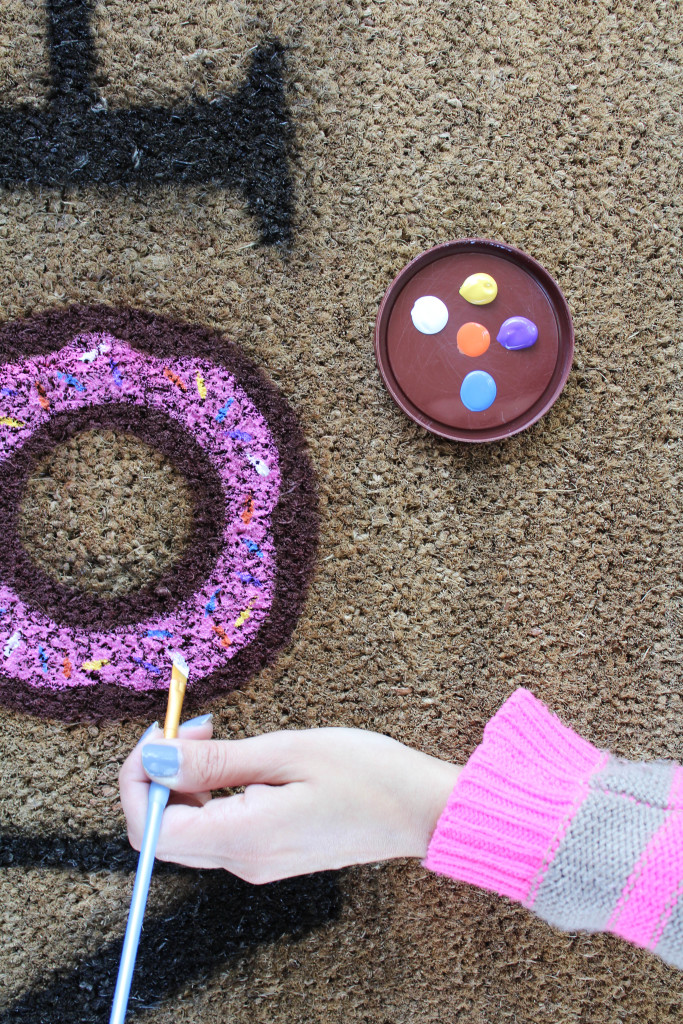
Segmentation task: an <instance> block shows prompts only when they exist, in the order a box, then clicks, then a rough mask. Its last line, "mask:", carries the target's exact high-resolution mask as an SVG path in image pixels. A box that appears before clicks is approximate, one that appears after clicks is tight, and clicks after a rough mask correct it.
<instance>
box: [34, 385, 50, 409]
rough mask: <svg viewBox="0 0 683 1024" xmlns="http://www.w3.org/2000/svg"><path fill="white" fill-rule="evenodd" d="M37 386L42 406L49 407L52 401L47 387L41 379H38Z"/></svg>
mask: <svg viewBox="0 0 683 1024" xmlns="http://www.w3.org/2000/svg"><path fill="white" fill-rule="evenodd" d="M36 388H37V390H38V401H39V402H40V405H41V408H43V409H49V408H50V401H49V399H48V397H47V391H46V390H45V388H44V387H43V385H42V384H41V383H40V381H39V380H37V381H36Z"/></svg>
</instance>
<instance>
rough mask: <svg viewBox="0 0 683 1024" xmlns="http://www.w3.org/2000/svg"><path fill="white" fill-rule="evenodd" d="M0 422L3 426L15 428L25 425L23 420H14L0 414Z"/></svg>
mask: <svg viewBox="0 0 683 1024" xmlns="http://www.w3.org/2000/svg"><path fill="white" fill-rule="evenodd" d="M0 423H2V425H3V427H14V429H15V430H18V429H19V427H25V426H26V424H25V423H24V422H23V420H15V419H13V418H12V417H11V416H0Z"/></svg>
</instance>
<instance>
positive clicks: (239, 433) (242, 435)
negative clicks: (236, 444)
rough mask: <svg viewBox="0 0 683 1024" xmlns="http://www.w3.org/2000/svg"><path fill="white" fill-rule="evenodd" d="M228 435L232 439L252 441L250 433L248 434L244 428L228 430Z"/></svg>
mask: <svg viewBox="0 0 683 1024" xmlns="http://www.w3.org/2000/svg"><path fill="white" fill-rule="evenodd" d="M228 437H231V438H232V439H233V441H252V440H253V438H252V436H251V434H248V433H247V432H246V430H229V431H228Z"/></svg>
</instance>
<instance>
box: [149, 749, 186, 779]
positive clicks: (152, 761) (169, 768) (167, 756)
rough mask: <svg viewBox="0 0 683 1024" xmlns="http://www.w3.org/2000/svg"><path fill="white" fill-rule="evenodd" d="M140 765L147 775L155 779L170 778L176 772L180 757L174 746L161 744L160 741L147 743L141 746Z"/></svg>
mask: <svg viewBox="0 0 683 1024" xmlns="http://www.w3.org/2000/svg"><path fill="white" fill-rule="evenodd" d="M142 767H143V768H144V769H145V771H146V772H147V774H148V775H151V776H153V777H154V778H155V779H170V778H171V776H172V775H177V774H178V768H179V767H180V757H179V755H178V751H177V749H176V748H175V747H166V746H162V745H161V744H160V743H148V744H147V746H146V747H143V748H142Z"/></svg>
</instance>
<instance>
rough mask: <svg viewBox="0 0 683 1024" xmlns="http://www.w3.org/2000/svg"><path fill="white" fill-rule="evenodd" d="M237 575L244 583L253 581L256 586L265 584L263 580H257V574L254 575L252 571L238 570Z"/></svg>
mask: <svg viewBox="0 0 683 1024" xmlns="http://www.w3.org/2000/svg"><path fill="white" fill-rule="evenodd" d="M237 576H238V577H239V579H241V581H242V583H251V584H253V586H255V587H259V588H261V587H262V586H263V584H262V583H261V580H257V579H256V577H255V576H252V575H251V573H250V572H238V573H237Z"/></svg>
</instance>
